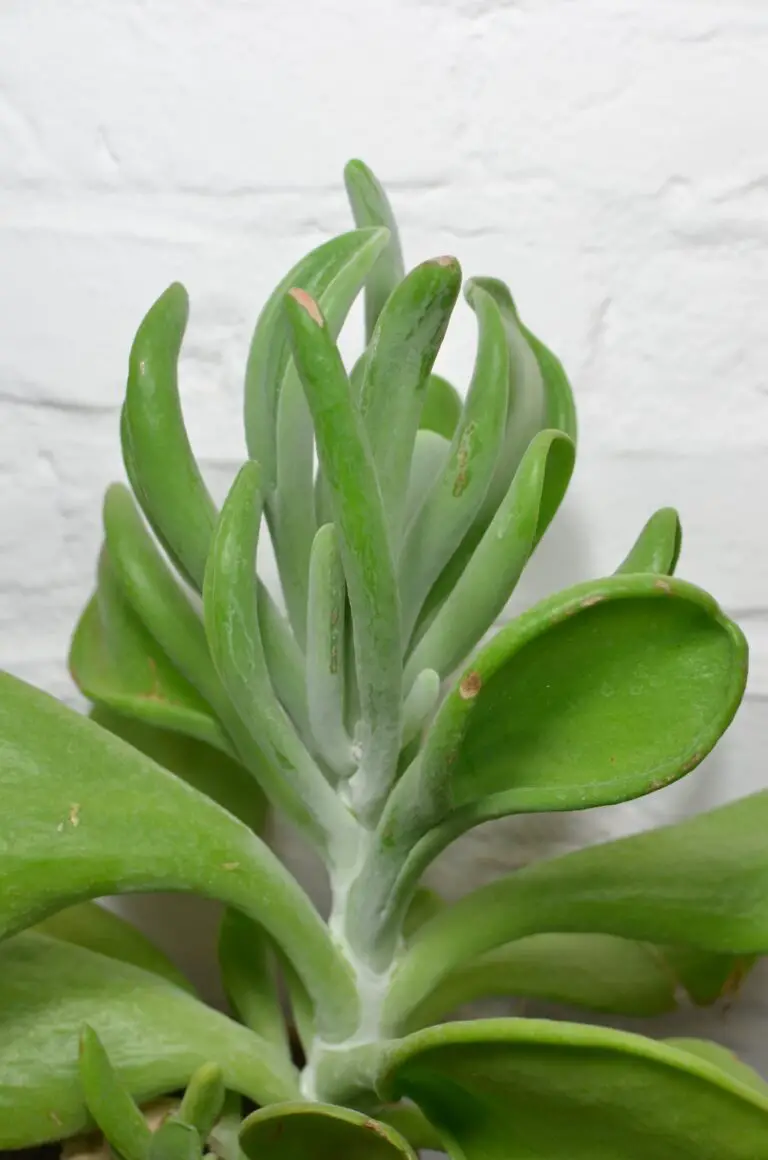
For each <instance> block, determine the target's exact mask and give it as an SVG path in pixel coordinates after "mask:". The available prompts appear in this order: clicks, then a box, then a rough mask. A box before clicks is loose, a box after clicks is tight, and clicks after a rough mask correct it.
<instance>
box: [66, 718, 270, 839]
mask: <svg viewBox="0 0 768 1160" xmlns="http://www.w3.org/2000/svg"><path fill="white" fill-rule="evenodd" d="M89 716H90V718H91V720H92V721H95V722H96V724H97V725H100V726H101V728H102V729H107V730H108V731H109V732H110V733H114V734H115V736H116V737H122V739H123V741H127V742H128V743H129V745H132V746H133V747H134V749H138V750H139V751H140V752H141V753H145V754H146V755H147V757H151V758H152V760H153V761H156V762H157V763H158V765H162V766H163V767H164V768H165V769H167V770H169V771H170V772H171V773H173V774H175V775H176V777H180V778H181V779H182V781H185V782H186V783H187V784H188V785H191V786H192V787H193V788H194V789H197V790H199V791H200V793H204V794H206V795H207V797H209V798H213V800H214V801H215V802H218V803H219V805H220V806H223V807H224V809H225V810H229V812H230V813H231V814H234V815H235V817H236V818H239V819H240V821H241V822H245V824H246V826H250V828H251V829H252V830H253V831H254V833H256V834H258V833H261V831H262V829H263V826H264V820H265V817H266V801H265V798H264V794H263V793H262V792H261V790H260V789H259V786H258V785H257V784H256V782H255V781H254V779H253V777H252V776H251V774H250V773H249V772H248V770H247V769H245V768H244V767H243V766H242V765H241V764H240V763H239V762H238V761H234V760H233V759H232V758H231V757H227V756H226V755H225V754H223V753H220V752H219V751H218V750H216V749H213V748H211V746H209V745H206V744H205V743H204V742H202V741H195V740H194V739H193V738H191V737H182V736H181V735H180V734H179V733H171V732H169V731H168V730H166V729H155V728H154V727H153V726H151V725H145V724H144V723H143V722H141V721H135V720H132V719H131V718H130V717H123V716H122V715H121V714H119V713H113V712H112V711H111V710H109V709H103V708H101V706H96V708H94V709H92V710H91V712H90V714H89Z"/></svg>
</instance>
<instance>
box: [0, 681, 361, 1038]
mask: <svg viewBox="0 0 768 1160" xmlns="http://www.w3.org/2000/svg"><path fill="white" fill-rule="evenodd" d="M0 736H2V738H3V745H2V749H1V750H0V796H2V800H3V803H4V808H3V821H2V824H0V880H2V881H4V882H5V883H13V888H12V889H6V890H4V891H3V892H0V934H12V933H14V932H15V931H17V930H20V929H22V928H23V927H25V926H30V925H32V924H33V923H35V922H38V921H40V920H41V919H43V918H45V917H46V916H47V915H49V914H52V913H53V912H54V911H56V910H60V909H62V908H63V907H65V906H68V905H71V904H72V903H73V902H78V901H82V900H84V899H87V898H98V897H104V896H106V895H110V894H124V893H131V892H135V891H147V890H181V891H191V892H194V893H198V894H202V895H205V896H207V897H213V898H219V899H221V900H222V901H223V902H227V903H229V904H230V905H232V906H234V907H235V908H237V909H239V910H242V911H243V912H244V913H246V914H248V915H249V916H250V917H251V918H253V919H254V920H255V921H256V922H259V923H261V924H262V925H263V926H264V927H265V929H266V930H267V931H268V932H269V933H270V935H271V936H272V938H273V939H274V940H275V942H276V943H277V944H278V945H279V946H281V947H282V948H283V950H284V951H285V953H286V954H287V956H288V957H289V958H291V960H292V961H294V962H295V963H296V968H297V970H298V972H299V974H300V975H301V976H302V978H303V981H304V983H305V985H306V986H307V989H308V991H309V993H310V995H312V997H313V1000H314V1002H315V1003H316V1005H318V1008H319V1013H318V1020H319V1022H322V1021H323V1018H324V1017H329V1018H330V1019H331V1020H332V1022H333V1024H334V1027H335V1028H336V1034H340V1035H343V1034H344V1025H345V1024H347V1025H348V1024H349V1022H350V1021H354V1019H355V1008H356V1000H355V998H354V991H353V987H352V983H351V980H350V978H349V975H348V972H347V968H346V967H345V966H344V965H343V963H342V961H341V959H340V957H339V955H338V952H337V951H336V950H335V948H334V946H333V944H332V942H331V939H330V936H329V934H328V931H327V929H326V927H325V925H324V924H323V922H322V921H321V919H320V916H319V915H318V913H317V911H316V910H315V908H314V907H313V905H312V903H311V902H310V901H309V899H308V898H307V897H306V895H305V894H304V893H303V892H302V891H301V889H300V888H299V887H298V885H297V884H296V882H295V881H294V879H293V878H292V877H291V876H290V875H289V874H288V873H287V871H286V870H285V869H284V868H283V866H282V865H281V863H280V862H279V861H278V859H277V858H276V857H275V856H274V855H273V854H272V852H271V851H270V850H269V849H268V848H267V846H266V845H265V844H264V843H263V842H262V841H261V840H260V839H259V838H258V837H256V835H255V834H254V833H253V832H252V831H251V830H249V829H248V827H247V826H244V825H243V824H242V822H239V821H237V819H236V818H234V817H233V816H232V815H231V814H229V813H227V812H226V811H225V810H223V809H222V808H221V807H220V806H218V805H216V804H215V803H214V802H213V801H211V799H210V798H207V797H205V796H203V795H202V794H200V793H198V792H197V791H196V790H194V789H192V788H191V787H190V786H188V785H186V784H185V783H184V782H182V781H181V780H180V779H179V778H177V777H174V776H173V775H172V774H170V773H167V772H166V771H165V770H163V769H161V767H160V766H158V765H156V764H155V763H154V762H153V761H151V760H150V759H149V758H147V757H145V756H144V755H143V754H140V753H139V752H138V751H137V750H135V749H133V748H131V747H130V746H129V745H126V744H125V742H123V741H121V740H120V739H118V738H117V737H114V736H112V735H111V734H109V733H107V732H105V731H104V730H103V729H100V728H99V727H98V726H97V725H94V724H93V722H91V721H88V720H87V719H86V718H85V717H82V716H80V715H79V714H78V713H75V712H73V711H72V710H71V709H67V708H66V707H65V706H64V705H61V704H60V703H59V702H57V701H56V700H54V698H52V697H49V696H48V695H47V694H45V693H41V692H40V691H39V690H36V689H33V688H31V687H30V686H29V685H26V684H25V683H24V682H22V681H19V680H17V679H16V678H14V677H11V676H8V675H7V674H4V675H2V676H0ZM323 1009H325V1012H323Z"/></svg>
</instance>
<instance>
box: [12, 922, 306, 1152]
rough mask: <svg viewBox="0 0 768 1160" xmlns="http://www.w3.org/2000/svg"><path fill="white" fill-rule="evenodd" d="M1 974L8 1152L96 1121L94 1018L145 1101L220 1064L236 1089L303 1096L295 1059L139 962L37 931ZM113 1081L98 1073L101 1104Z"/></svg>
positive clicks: (19, 944) (134, 1092) (118, 1071)
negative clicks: (84, 1049)
mask: <svg viewBox="0 0 768 1160" xmlns="http://www.w3.org/2000/svg"><path fill="white" fill-rule="evenodd" d="M0 978H2V988H0V1021H2V1027H3V1036H2V1042H0V1147H2V1148H23V1147H28V1146H30V1145H33V1144H42V1143H45V1142H46V1141H48V1140H58V1139H61V1138H62V1137H66V1136H69V1135H72V1134H73V1133H75V1132H80V1131H82V1130H83V1129H84V1128H85V1127H86V1126H87V1125H88V1123H89V1121H88V1116H87V1112H86V1106H85V1099H84V1092H83V1089H82V1087H81V1083H80V1079H79V1076H78V1050H77V1045H78V1040H79V1037H80V1034H81V1031H82V1028H83V1023H84V1022H87V1023H88V1024H89V1025H90V1026H91V1027H92V1028H93V1029H94V1030H95V1032H96V1033H97V1034H98V1037H99V1039H100V1040H101V1042H102V1043H103V1044H104V1048H105V1050H106V1053H107V1055H108V1057H109V1061H110V1063H111V1067H112V1068H113V1069H114V1073H115V1075H116V1076H117V1078H118V1080H119V1083H120V1084H121V1085H122V1086H123V1087H124V1088H125V1089H127V1091H128V1092H130V1094H131V1096H132V1097H133V1098H134V1099H135V1100H136V1102H137V1103H140V1104H143V1103H145V1102H147V1101H148V1100H152V1099H154V1098H155V1097H156V1096H158V1095H162V1094H163V1093H166V1092H172V1091H175V1090H177V1089H178V1088H181V1087H183V1086H184V1085H185V1084H186V1082H187V1081H188V1080H189V1078H190V1076H192V1075H193V1074H194V1072H195V1071H196V1070H197V1069H198V1068H199V1067H200V1066H202V1064H204V1063H206V1062H209V1061H211V1060H213V1061H215V1062H217V1063H218V1064H219V1065H220V1066H221V1068H222V1072H223V1075H224V1080H225V1083H226V1085H227V1086H228V1087H230V1088H232V1089H234V1090H235V1091H239V1092H242V1093H243V1094H245V1095H248V1096H249V1097H250V1098H251V1099H253V1100H257V1101H259V1102H265V1103H266V1102H270V1101H272V1100H280V1099H292V1098H295V1095H296V1077H295V1072H294V1071H293V1069H292V1068H291V1067H290V1066H289V1065H288V1064H287V1063H286V1061H285V1059H284V1057H282V1056H280V1055H279V1054H277V1053H276V1052H274V1051H273V1050H272V1048H271V1047H270V1046H269V1045H268V1044H266V1043H265V1042H264V1041H263V1040H261V1039H260V1038H259V1037H258V1036H256V1035H254V1034H253V1032H251V1031H248V1030H246V1029H245V1028H244V1027H241V1026H240V1025H239V1024H237V1023H234V1022H233V1021H232V1020H231V1019H227V1017H226V1016H224V1015H221V1014H219V1012H217V1011H214V1010H213V1009H212V1008H210V1007H207V1006H205V1004H203V1003H200V1002H198V1000H197V999H194V998H193V997H192V996H191V995H189V994H187V993H186V992H185V991H181V990H179V988H178V987H175V986H173V985H172V984H170V983H167V982H166V981H165V980H163V979H161V978H159V977H158V976H157V975H155V974H150V973H149V972H147V971H142V970H140V969H139V968H138V967H134V966H131V965H129V964H128V963H120V962H118V961H117V960H116V959H110V958H107V957H106V956H104V955H99V954H95V953H94V952H92V951H87V950H84V949H83V948H82V947H76V946H71V945H68V944H67V943H64V942H58V941H56V940H55V939H49V938H45V937H44V936H43V935H36V934H31V933H26V934H22V935H17V936H16V937H15V938H12V939H9V940H8V941H6V942H5V943H3V945H2V946H0ZM103 1083H104V1079H103V1076H102V1078H101V1079H98V1077H97V1079H96V1081H95V1085H96V1086H95V1087H94V1089H93V1090H92V1091H91V1090H89V1098H93V1099H94V1100H97V1098H98V1085H99V1084H102V1085H103ZM104 1094H105V1095H106V1094H107V1093H106V1092H105V1093H104ZM93 1110H94V1114H95V1111H96V1108H95V1107H94V1109H93Z"/></svg>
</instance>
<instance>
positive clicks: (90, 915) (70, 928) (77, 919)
mask: <svg viewBox="0 0 768 1160" xmlns="http://www.w3.org/2000/svg"><path fill="white" fill-rule="evenodd" d="M33 929H34V930H35V932H36V933H37V934H44V935H47V936H48V938H56V939H60V940H61V941H62V942H68V943H73V944H74V945H75V946H78V947H84V948H85V949H86V950H89V951H97V952H98V953H99V954H101V955H107V957H108V958H111V959H119V960H120V962H123V963H132V964H133V965H134V966H135V967H141V968H142V970H145V971H153V972H154V974H156V975H160V976H161V977H162V978H164V979H167V980H168V982H169V983H175V984H176V986H177V987H182V988H183V989H184V990H186V991H193V989H194V988H193V987H192V984H191V983H190V982H189V980H188V979H186V978H185V977H184V975H182V973H181V971H180V970H178V968H177V967H175V966H174V965H173V963H172V962H171V960H170V959H168V958H166V956H165V955H164V954H163V952H162V951H161V950H158V948H157V947H156V946H155V944H154V943H153V942H150V940H149V939H148V938H147V937H146V935H143V934H142V933H141V931H139V930H137V929H136V927H135V926H132V925H131V924H130V922H126V920H125V919H124V918H121V917H120V915H118V914H114V913H113V911H111V910H107V908H106V907H105V906H100V905H99V904H98V903H97V902H79V903H78V904H77V905H76V906H67V907H66V908H65V909H64V910H58V911H56V912H55V913H54V914H51V915H49V916H48V918H45V919H43V921H42V922H39V923H37V925H36V926H35V927H34V928H33Z"/></svg>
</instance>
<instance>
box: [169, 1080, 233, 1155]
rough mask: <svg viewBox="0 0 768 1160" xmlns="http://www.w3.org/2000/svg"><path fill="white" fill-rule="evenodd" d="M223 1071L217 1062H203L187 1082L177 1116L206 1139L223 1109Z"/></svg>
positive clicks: (224, 1096)
mask: <svg viewBox="0 0 768 1160" xmlns="http://www.w3.org/2000/svg"><path fill="white" fill-rule="evenodd" d="M225 1098H226V1091H225V1088H224V1073H223V1071H222V1070H221V1068H220V1067H219V1065H218V1064H217V1063H204V1064H203V1066H202V1067H199V1068H198V1069H197V1071H196V1072H195V1074H194V1075H193V1076H192V1077H191V1079H190V1081H189V1083H188V1084H187V1090H186V1091H185V1092H184V1096H183V1098H182V1101H181V1105H180V1107H179V1110H178V1112H177V1113H176V1115H177V1118H178V1119H179V1120H180V1121H181V1123H183V1124H188V1125H189V1126H190V1127H191V1128H194V1129H195V1130H196V1131H197V1132H198V1134H199V1137H200V1139H201V1140H207V1139H208V1135H209V1133H210V1132H212V1131H213V1128H214V1126H215V1125H216V1123H217V1122H218V1119H219V1116H220V1115H221V1113H222V1111H223V1110H224V1101H225Z"/></svg>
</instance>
